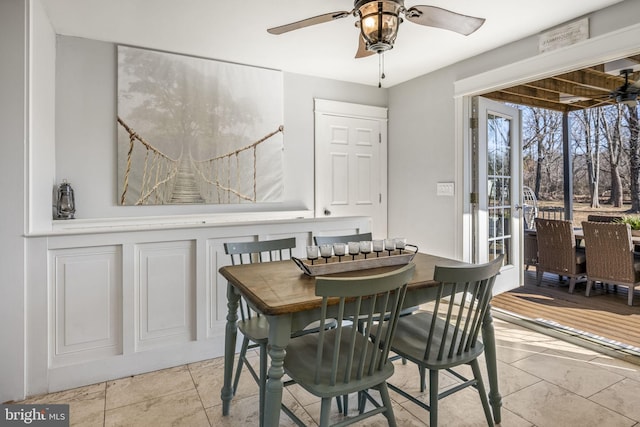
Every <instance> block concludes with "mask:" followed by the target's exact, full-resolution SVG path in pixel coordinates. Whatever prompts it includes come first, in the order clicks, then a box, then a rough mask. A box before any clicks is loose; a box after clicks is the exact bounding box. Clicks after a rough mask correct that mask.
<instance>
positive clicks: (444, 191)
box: [436, 182, 455, 196]
mask: <svg viewBox="0 0 640 427" xmlns="http://www.w3.org/2000/svg"><path fill="white" fill-rule="evenodd" d="M454 193H455V186H454V183H453V182H439V183H438V184H437V187H436V194H437V195H438V196H453V195H454Z"/></svg>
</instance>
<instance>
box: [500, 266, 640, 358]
mask: <svg viewBox="0 0 640 427" xmlns="http://www.w3.org/2000/svg"><path fill="white" fill-rule="evenodd" d="M524 281H525V285H524V286H522V287H520V288H516V289H514V290H512V291H510V292H506V293H504V294H501V295H498V296H496V297H495V298H494V299H493V302H492V306H493V307H494V308H497V309H502V310H506V311H509V312H512V313H515V314H517V315H518V316H520V317H524V318H528V319H532V320H535V321H536V323H538V324H540V325H547V326H552V327H556V328H558V329H561V330H565V331H569V332H571V333H577V335H584V336H586V337H588V338H589V339H592V340H596V341H603V342H608V343H609V344H612V345H614V346H616V347H622V348H626V349H628V350H630V351H631V352H633V353H635V354H640V293H638V292H636V295H635V298H634V304H633V306H629V305H627V288H626V287H622V286H620V287H618V290H617V291H613V290H612V289H610V290H609V291H608V292H606V291H605V290H604V289H603V287H602V286H601V285H598V286H597V287H596V288H595V289H592V292H591V296H589V297H588V298H587V297H585V295H584V293H585V287H586V281H580V282H578V284H577V285H576V290H575V292H574V293H573V294H569V293H568V281H566V282H559V281H558V276H557V275H553V274H545V275H544V278H543V281H542V284H541V285H540V286H536V272H535V268H530V269H529V271H526V272H525V280H524Z"/></svg>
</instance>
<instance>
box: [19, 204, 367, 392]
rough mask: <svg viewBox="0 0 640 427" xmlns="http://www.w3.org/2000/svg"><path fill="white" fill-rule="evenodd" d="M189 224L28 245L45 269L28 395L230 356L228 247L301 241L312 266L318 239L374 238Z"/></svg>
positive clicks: (60, 234)
mask: <svg viewBox="0 0 640 427" xmlns="http://www.w3.org/2000/svg"><path fill="white" fill-rule="evenodd" d="M189 219H190V221H191V222H189V223H187V224H177V225H175V226H172V225H171V224H167V223H164V222H162V223H161V222H158V223H153V222H150V223H149V224H146V225H140V226H133V225H118V224H106V225H105V226H104V227H97V226H95V224H93V223H91V224H84V223H83V222H82V221H81V220H74V221H73V222H64V224H63V225H67V226H69V227H71V228H70V229H69V230H65V229H63V230H58V231H56V232H54V233H52V234H51V235H42V236H32V237H30V240H29V245H28V256H29V259H30V260H32V263H31V265H33V266H36V265H37V266H39V267H38V268H35V267H34V268H33V269H32V270H30V271H29V279H28V288H27V295H28V298H29V302H30V304H29V305H27V308H26V310H27V312H26V317H27V328H28V333H27V335H26V336H27V342H26V345H27V354H28V355H29V357H28V358H27V359H26V361H25V362H26V371H27V372H28V378H27V390H28V395H30V396H33V395H37V394H41V393H49V392H53V391H59V390H66V389H70V388H74V387H79V386H83V385H88V384H96V383H99V382H101V381H108V380H112V379H117V378H123V377H126V376H130V375H136V374H140V373H143V372H149V371H154V370H158V369H164V368H168V367H172V366H178V365H183V364H186V363H193V362H197V361H200V360H205V359H210V358H213V357H219V356H221V355H223V354H224V350H225V348H224V346H225V331H226V330H227V326H228V325H227V320H226V317H227V311H228V308H227V281H226V280H225V279H224V278H223V277H222V276H221V275H220V273H218V270H219V269H220V268H221V267H222V266H224V265H228V264H230V260H229V257H228V255H226V254H225V253H224V243H225V242H233V241H245V242H246V241H256V240H270V239H281V238H285V237H295V239H296V248H295V250H294V251H293V255H294V256H298V257H304V256H305V246H306V245H308V244H310V243H311V242H312V239H313V236H314V235H323V236H327V235H342V234H354V233H358V232H361V233H363V232H369V231H371V220H370V218H368V217H336V218H322V219H312V218H297V217H295V218H293V219H283V220H271V221H270V220H264V221H247V222H242V221H240V222H229V223H221V224H208V223H207V222H206V218H205V219H202V220H197V219H192V218H189ZM158 221H160V220H158ZM73 227H75V228H73ZM44 282H46V284H45V283H44ZM240 344H241V338H240V336H239V337H238V339H237V340H236V349H237V348H238V347H239V345H240Z"/></svg>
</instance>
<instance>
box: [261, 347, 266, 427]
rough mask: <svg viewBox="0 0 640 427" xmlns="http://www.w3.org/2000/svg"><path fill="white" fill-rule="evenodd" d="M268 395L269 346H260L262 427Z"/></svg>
mask: <svg viewBox="0 0 640 427" xmlns="http://www.w3.org/2000/svg"><path fill="white" fill-rule="evenodd" d="M266 393H267V344H261V345H260V426H262V423H263V421H264V402H265V400H266V395H267V394H266Z"/></svg>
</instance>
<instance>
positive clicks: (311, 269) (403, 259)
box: [291, 244, 418, 276]
mask: <svg viewBox="0 0 640 427" xmlns="http://www.w3.org/2000/svg"><path fill="white" fill-rule="evenodd" d="M409 248H411V249H409ZM417 253H418V247H417V246H415V245H410V244H407V245H406V246H405V249H404V250H402V251H400V250H398V249H396V250H394V251H391V252H389V251H386V250H385V251H382V252H379V253H375V252H371V253H370V254H368V256H367V257H366V258H365V255H363V254H359V255H356V256H355V259H353V260H352V259H351V258H352V256H351V255H343V256H340V257H337V256H335V255H334V256H332V257H331V258H318V259H315V260H313V261H312V260H310V259H306V258H305V259H301V258H296V257H291V259H292V260H293V261H294V262H295V263H296V265H297V266H298V267H300V269H301V270H302V271H303V272H304V274H306V275H308V276H324V275H327V274H333V273H343V272H345V271H355V270H366V269H368V268H377V267H388V266H392V265H403V264H408V263H410V262H411V260H412V259H413V257H414V256H415V255H416V254H417Z"/></svg>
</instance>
